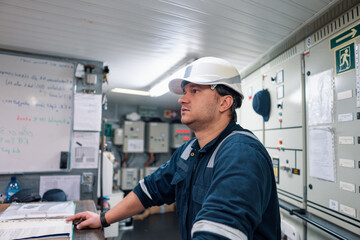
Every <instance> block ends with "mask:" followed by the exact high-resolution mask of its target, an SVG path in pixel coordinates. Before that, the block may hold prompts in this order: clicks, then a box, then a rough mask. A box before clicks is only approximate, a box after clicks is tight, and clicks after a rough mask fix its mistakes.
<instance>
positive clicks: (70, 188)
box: [39, 175, 81, 201]
mask: <svg viewBox="0 0 360 240" xmlns="http://www.w3.org/2000/svg"><path fill="white" fill-rule="evenodd" d="M80 178H81V176H80V175H49V176H40V190H39V194H40V196H43V195H44V193H45V192H46V191H47V190H50V189H54V188H59V189H61V190H63V191H64V192H65V194H66V200H68V201H78V200H80Z"/></svg>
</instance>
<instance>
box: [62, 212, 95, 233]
mask: <svg viewBox="0 0 360 240" xmlns="http://www.w3.org/2000/svg"><path fill="white" fill-rule="evenodd" d="M66 221H67V222H69V221H73V223H74V224H75V225H77V226H76V229H83V228H85V227H89V228H100V227H101V222H100V215H98V214H96V213H94V212H89V211H87V212H81V213H77V214H75V215H74V216H71V217H69V218H67V219H66Z"/></svg>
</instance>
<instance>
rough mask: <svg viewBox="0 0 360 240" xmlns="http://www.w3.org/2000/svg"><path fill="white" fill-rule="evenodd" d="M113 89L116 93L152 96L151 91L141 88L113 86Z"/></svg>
mask: <svg viewBox="0 0 360 240" xmlns="http://www.w3.org/2000/svg"><path fill="white" fill-rule="evenodd" d="M111 91H112V92H116V93H123V94H132V95H140V96H150V93H149V92H148V91H140V90H133V89H126V88H113V89H111Z"/></svg>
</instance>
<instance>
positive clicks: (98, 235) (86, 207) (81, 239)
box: [0, 200, 105, 240]
mask: <svg viewBox="0 0 360 240" xmlns="http://www.w3.org/2000/svg"><path fill="white" fill-rule="evenodd" d="M75 203H76V213H79V212H83V211H91V212H96V207H95V204H94V201H93V200H81V201H75ZM9 205H10V204H0V213H1V212H3V211H5V209H6V208H8V207H9ZM73 239H74V240H88V239H89V240H92V239H94V240H98V239H100V240H104V239H105V238H104V234H103V232H102V230H101V228H98V229H86V230H77V229H75V228H74V236H73Z"/></svg>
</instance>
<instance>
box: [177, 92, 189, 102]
mask: <svg viewBox="0 0 360 240" xmlns="http://www.w3.org/2000/svg"><path fill="white" fill-rule="evenodd" d="M186 101H187V100H186V97H185V94H184V95H183V96H182V97H181V98H179V100H178V103H180V104H183V103H185V102H186Z"/></svg>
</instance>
